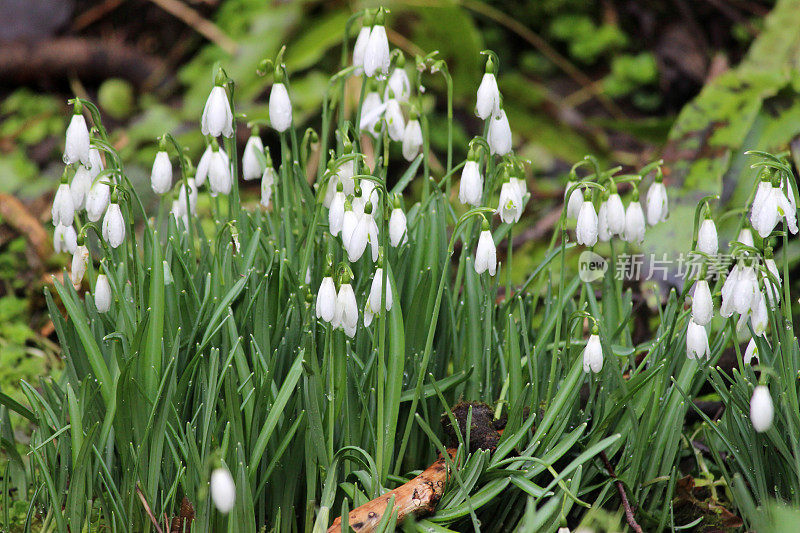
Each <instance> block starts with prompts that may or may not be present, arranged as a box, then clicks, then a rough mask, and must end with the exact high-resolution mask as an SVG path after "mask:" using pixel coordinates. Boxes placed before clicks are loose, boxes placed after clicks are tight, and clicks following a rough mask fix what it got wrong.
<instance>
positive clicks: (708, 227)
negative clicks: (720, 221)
mask: <svg viewBox="0 0 800 533" xmlns="http://www.w3.org/2000/svg"><path fill="white" fill-rule="evenodd" d="M718 250H719V239H718V237H717V226H716V224H714V221H713V220H711V219H710V218H706V219H704V220H703V222H702V223H700V229H699V230H698V231H697V251H699V252H703V253H704V254H707V255H710V256H715V255H717V251H718Z"/></svg>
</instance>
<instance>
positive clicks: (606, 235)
mask: <svg viewBox="0 0 800 533" xmlns="http://www.w3.org/2000/svg"><path fill="white" fill-rule="evenodd" d="M597 238H598V239H600V240H601V241H603V242H608V241H610V240H611V230H609V228H608V201H606V200H604V201H603V203H601V204H600V209H598V210H597Z"/></svg>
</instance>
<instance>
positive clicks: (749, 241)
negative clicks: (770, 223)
mask: <svg viewBox="0 0 800 533" xmlns="http://www.w3.org/2000/svg"><path fill="white" fill-rule="evenodd" d="M770 231H771V230H770ZM736 240H737V241H739V242H740V243H742V244H744V245H745V246H751V247H752V246H753V232H752V231H750V228H742V231H740V232H739V236H738V237H736Z"/></svg>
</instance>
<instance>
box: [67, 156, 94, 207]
mask: <svg viewBox="0 0 800 533" xmlns="http://www.w3.org/2000/svg"><path fill="white" fill-rule="evenodd" d="M91 188H92V174H91V172H90V171H89V169H88V168H86V167H84V166H83V165H78V170H76V171H75V175H74V176H73V177H72V182H71V183H70V184H69V192H70V194H71V195H72V205H73V207H74V208H75V210H76V211H80V210H82V209H85V208H86V196H87V195H88V194H89V189H91Z"/></svg>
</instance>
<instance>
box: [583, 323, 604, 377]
mask: <svg viewBox="0 0 800 533" xmlns="http://www.w3.org/2000/svg"><path fill="white" fill-rule="evenodd" d="M601 370H603V346H602V345H601V344H600V336H599V335H598V334H597V333H593V334H592V335H591V336H590V337H589V340H588V341H586V348H584V349H583V371H584V372H586V373H589V372H594V373H595V374H597V373H598V372H600V371H601Z"/></svg>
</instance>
